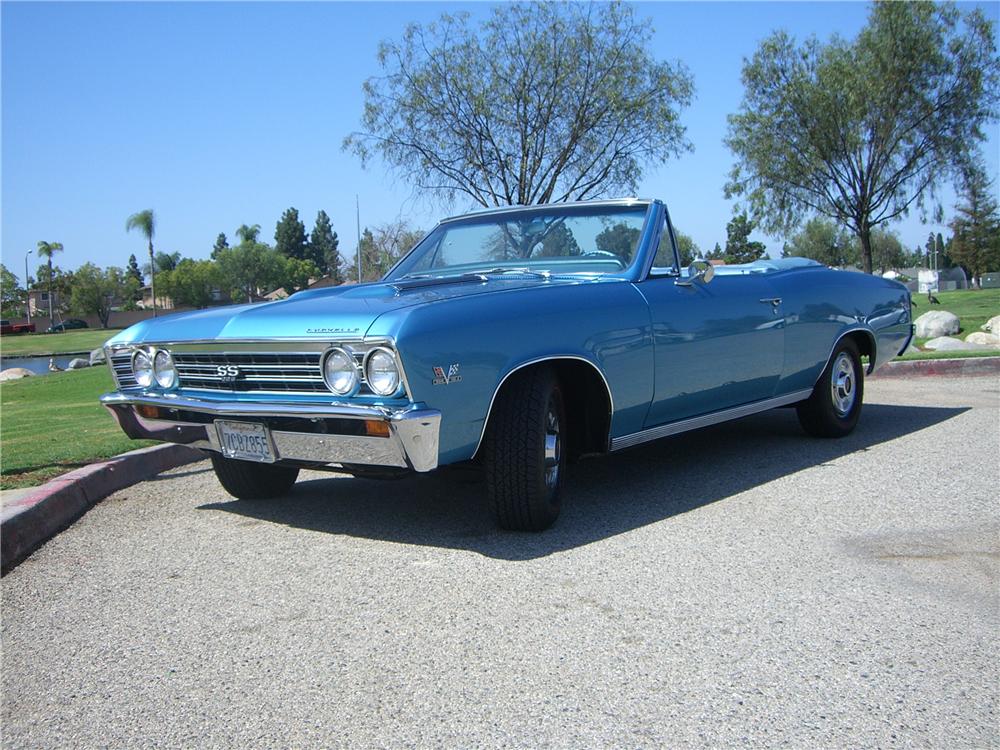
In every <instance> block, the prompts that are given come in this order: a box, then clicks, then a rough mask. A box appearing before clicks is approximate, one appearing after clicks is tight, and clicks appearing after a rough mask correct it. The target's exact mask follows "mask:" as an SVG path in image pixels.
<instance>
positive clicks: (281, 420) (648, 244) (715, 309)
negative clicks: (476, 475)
mask: <svg viewBox="0 0 1000 750" xmlns="http://www.w3.org/2000/svg"><path fill="white" fill-rule="evenodd" d="M911 337H912V324H911V321H910V299H909V293H908V292H907V290H906V288H905V287H903V286H902V285H901V284H898V283H896V282H894V281H889V280H886V279H882V278H878V277H875V276H869V275H865V274H861V273H851V272H846V271H838V270H831V269H828V268H826V267H824V266H822V265H819V264H818V263H815V262H813V261H809V260H804V259H795V258H792V259H781V260H760V261H757V262H754V263H750V264H746V265H730V266H720V267H714V266H711V265H709V264H707V263H705V262H704V261H695V262H693V263H691V264H690V266H689V267H686V268H683V267H682V266H681V263H680V259H679V255H678V252H677V246H676V242H675V238H674V233H673V229H672V226H671V223H670V217H669V215H668V212H667V210H666V207H665V206H664V204H663V203H662V202H660V201H657V200H636V199H623V200H614V201H591V202H581V203H564V204H557V205H539V206H530V207H523V206H521V207H511V208H502V209H496V210H487V211H482V212H478V213H474V214H469V215H464V216H457V217H453V218H449V219H445V220H443V221H441V222H440V223H438V225H437V226H436V227H435V228H434V229H433V230H432V231H431V232H430V233H429V234H428V235H427V236H426V237H424V239H422V240H421V241H420V242H419V243H418V244H417V245H416V246H415V247H414V248H413V249H412V250H411V251H410V252H409V253H407V254H406V255H405V256H404V257H403V258H402V259H401V260H400V261H399V262H398V263H397V264H396V265H395V266H394V267H393V268H392V269H391V270H390V271H389V272H388V273H387V274H386V275H385V277H384V278H383V279H382V280H381V281H378V282H376V283H368V284H357V285H342V286H337V287H328V288H322V289H313V290H307V291H302V292H299V293H297V294H294V295H292V296H291V297H289V298H288V299H286V300H282V301H279V302H272V303H266V304H255V305H242V306H238V307H226V308H216V309H208V310H202V311H198V312H191V313H184V314H178V315H172V316H168V317H162V318H158V319H154V320H147V321H145V322H142V323H139V324H137V325H134V326H132V327H131V328H129V329H127V330H125V331H123V332H121V333H119V334H118V335H117V336H115V337H114V338H112V339H111V340H110V341H108V342H107V344H106V353H107V360H108V362H109V364H110V366H111V370H112V372H113V374H114V377H115V380H116V383H117V386H118V390H117V391H116V392H114V393H109V394H106V395H104V396H102V397H101V400H102V402H103V403H104V405H105V406H106V407H107V408H108V409H110V410H111V412H112V414H113V415H114V417H115V418H116V419H117V421H118V423H119V424H120V425H121V427H122V429H123V430H124V431H125V432H126V433H127V434H128V435H129V436H130V437H133V438H144V439H147V438H153V439H158V440H164V441H170V442H174V443H183V444H187V445H191V446H194V447H197V448H201V449H204V450H206V451H208V452H209V455H210V457H211V461H212V465H213V467H214V469H215V474H216V476H217V477H218V479H219V481H220V483H221V484H222V486H223V488H225V490H226V491H228V492H229V493H230V494H231V495H233V496H235V497H237V498H243V499H261V498H269V497H275V496H280V495H282V494H283V493H286V492H287V491H288V490H289V489H290V488H291V486H292V484H293V483H294V482H295V480H296V477H297V475H298V473H299V470H300V469H302V468H308V469H332V470H336V471H346V472H348V473H351V474H354V475H357V476H363V477H366V476H371V477H387V476H395V475H398V474H399V473H400V472H410V471H416V472H427V471H431V470H433V469H436V468H437V467H439V466H443V465H446V464H455V463H459V462H474V463H475V464H476V465H479V466H481V467H482V470H483V471H484V472H485V477H486V482H487V487H488V494H489V497H490V501H491V506H492V508H493V511H494V513H495V516H496V519H497V521H498V523H499V524H500V526H502V527H504V528H507V529H517V530H541V529H544V528H546V527H548V526H549V525H551V524H552V523H553V522H554V521H555V519H556V517H557V515H558V514H559V510H560V505H561V489H562V486H563V481H564V476H565V472H566V466H567V462H568V461H570V460H573V459H576V458H579V457H583V456H588V455H591V454H600V453H608V452H611V451H619V450H623V449H626V448H629V447H631V446H634V445H637V444H639V443H644V442H646V441H649V440H655V439H657V438H662V437H666V436H668V435H676V434H678V433H683V432H685V431H687V430H693V429H697V428H700V427H704V426H707V425H711V424H715V423H718V422H723V421H725V420H730V419H736V418H739V417H743V416H746V415H749V414H753V413H755V412H760V411H763V410H765V409H772V408H775V407H781V406H791V405H794V406H795V408H796V409H797V412H798V416H799V420H800V422H801V424H802V426H803V428H804V429H805V431H806V432H807V433H809V434H811V435H815V436H822V437H838V436H842V435H846V434H848V433H849V432H851V430H852V429H853V428H854V426H855V424H856V423H857V421H858V418H859V416H860V414H861V406H862V397H863V390H864V377H865V373H866V372H867V373H871V372H872V371H874V370H875V369H877V368H878V367H880V366H881V365H883V364H884V363H886V362H887V361H889V360H890V359H892V358H893V357H895V356H896V355H897V354H899V353H900V352H901V351H903V350H904V349H905V348H906V346H907V345H908V343H909V341H910V338H911Z"/></svg>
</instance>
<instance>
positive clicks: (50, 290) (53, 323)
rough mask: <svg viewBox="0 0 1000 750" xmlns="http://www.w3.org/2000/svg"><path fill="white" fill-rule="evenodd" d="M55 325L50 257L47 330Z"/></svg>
mask: <svg viewBox="0 0 1000 750" xmlns="http://www.w3.org/2000/svg"><path fill="white" fill-rule="evenodd" d="M55 324H56V322H55V320H53V319H52V256H51V255H50V256H49V328H51V327H52V326H54V325H55Z"/></svg>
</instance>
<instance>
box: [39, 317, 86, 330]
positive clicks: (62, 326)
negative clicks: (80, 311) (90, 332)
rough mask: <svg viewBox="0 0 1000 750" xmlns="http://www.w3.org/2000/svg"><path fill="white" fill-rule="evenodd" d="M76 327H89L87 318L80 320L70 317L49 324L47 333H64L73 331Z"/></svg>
mask: <svg viewBox="0 0 1000 750" xmlns="http://www.w3.org/2000/svg"><path fill="white" fill-rule="evenodd" d="M76 328H89V326H88V325H87V321H86V320H80V319H79V318H69V319H67V320H64V321H63V322H62V323H56V324H55V325H53V326H49V328H48V330H47V331H46V333H62V332H63V331H72V330H74V329H76Z"/></svg>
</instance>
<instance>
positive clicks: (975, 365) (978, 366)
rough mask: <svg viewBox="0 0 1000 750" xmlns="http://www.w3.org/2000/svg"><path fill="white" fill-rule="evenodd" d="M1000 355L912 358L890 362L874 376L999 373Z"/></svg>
mask: <svg viewBox="0 0 1000 750" xmlns="http://www.w3.org/2000/svg"><path fill="white" fill-rule="evenodd" d="M998 374H1000V356H998V357H964V358H959V359H911V360H899V361H895V362H889V363H887V364H886V365H885V366H883V367H882V369H881V370H879V371H878V372H876V373H875V374H873V375H872V377H873V378H913V377H926V376H931V375H998Z"/></svg>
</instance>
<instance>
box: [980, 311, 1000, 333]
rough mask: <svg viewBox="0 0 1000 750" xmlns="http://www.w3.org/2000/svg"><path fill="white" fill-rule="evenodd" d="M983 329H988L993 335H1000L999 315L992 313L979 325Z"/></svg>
mask: <svg viewBox="0 0 1000 750" xmlns="http://www.w3.org/2000/svg"><path fill="white" fill-rule="evenodd" d="M980 328H982V329H983V330H984V331H989V332H990V333H992V334H993V335H994V336H1000V315H994V316H993V317H992V318H990V319H989V320H987V321H986V322H985V323H983V324H982V326H980Z"/></svg>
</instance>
